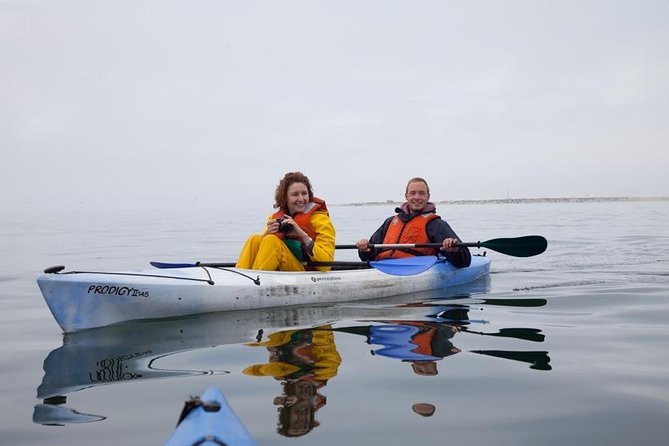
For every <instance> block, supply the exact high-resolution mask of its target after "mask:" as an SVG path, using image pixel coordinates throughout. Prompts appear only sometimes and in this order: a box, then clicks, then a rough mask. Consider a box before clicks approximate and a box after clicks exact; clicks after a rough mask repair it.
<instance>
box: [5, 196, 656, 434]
mask: <svg viewBox="0 0 669 446" xmlns="http://www.w3.org/2000/svg"><path fill="white" fill-rule="evenodd" d="M331 208H332V209H331V214H332V218H333V220H334V223H335V225H336V227H337V240H338V242H339V243H352V242H354V241H355V240H356V239H358V238H360V237H363V236H368V235H369V234H371V232H372V231H373V230H374V229H375V228H376V226H377V225H378V224H380V222H381V221H382V219H383V218H384V217H385V216H386V215H387V214H388V213H389V212H391V211H392V206H362V207H346V206H331ZM439 209H440V213H441V214H442V215H443V216H444V217H445V218H446V219H448V221H449V222H450V223H451V225H452V226H453V227H454V229H455V230H456V232H458V234H459V235H460V237H461V238H462V239H464V240H466V241H476V240H487V239H491V238H496V237H515V236H520V235H527V234H540V235H544V236H545V237H546V238H547V239H548V240H549V248H548V250H547V251H546V252H545V253H544V254H542V255H540V256H537V257H533V258H514V257H509V256H504V255H501V254H498V253H495V252H492V251H488V252H487V255H488V256H489V257H491V258H492V260H493V262H492V273H491V275H490V276H489V277H488V278H486V279H484V280H481V281H478V282H476V283H475V284H472V285H471V286H469V287H462V288H458V289H454V290H449V289H446V290H437V291H434V292H429V293H418V294H415V295H409V296H401V297H397V298H393V299H388V300H385V301H380V302H362V303H349V304H342V305H337V306H328V305H323V306H311V307H298V308H280V309H274V310H264V311H253V312H240V313H228V314H213V315H202V316H198V317H191V318H183V319H176V320H167V321H158V322H151V323H131V324H125V325H121V326H117V327H112V328H108V329H101V330H92V331H88V332H82V333H79V334H75V335H67V336H63V335H61V332H60V329H59V327H58V326H57V324H56V323H55V322H54V320H53V318H52V317H51V315H50V313H49V311H48V309H47V307H46V305H45V304H44V302H43V300H42V298H41V295H40V293H39V289H38V288H37V285H36V284H35V278H36V277H37V275H38V274H39V273H40V272H41V271H42V270H43V269H44V268H45V267H47V266H51V265H56V264H64V265H66V266H67V267H68V268H73V269H75V268H76V269H85V268H96V269H107V270H118V269H123V270H127V269H143V268H145V267H146V266H147V265H148V261H149V260H163V261H194V260H201V261H232V260H234V259H235V257H236V255H237V253H238V250H239V248H240V246H241V242H242V241H243V239H244V238H245V237H246V235H247V233H248V231H249V230H250V229H249V228H248V227H247V226H246V225H244V224H242V223H241V222H246V221H249V220H250V221H258V223H259V224H258V229H260V226H261V225H262V220H263V219H264V217H265V214H266V212H267V211H268V210H265V209H255V208H254V209H248V210H247V211H245V212H242V213H241V214H240V215H237V216H236V217H235V218H234V219H233V218H231V217H230V215H229V214H227V213H226V212H224V211H223V210H219V211H208V212H205V211H202V210H200V211H195V212H188V213H186V212H177V211H165V212H156V211H78V212H69V213H65V212H62V213H49V214H37V213H35V214H30V213H23V214H16V213H14V214H3V215H2V220H1V221H2V223H1V224H0V249H2V252H3V256H2V258H1V259H0V310H1V312H0V319H1V321H2V324H0V327H1V328H0V331H1V334H2V335H3V338H4V339H5V341H4V342H3V343H2V360H0V370H1V372H2V377H3V380H2V382H1V383H0V390H1V391H2V394H3V400H2V403H0V410H1V415H2V419H3V422H2V424H1V425H0V426H1V427H0V438H2V439H3V443H6V444H40V443H49V444H70V445H84V444H91V442H93V443H94V444H98V445H117V444H161V443H162V442H164V441H165V439H167V437H168V436H169V435H170V433H171V431H172V430H173V428H174V424H175V422H176V419H177V417H178V415H179V412H180V410H181V404H182V402H183V401H184V399H186V398H187V397H188V396H189V395H195V394H199V393H201V392H202V391H203V390H204V389H205V388H207V387H208V386H212V385H213V386H217V387H219V388H220V389H221V390H222V391H223V393H224V394H225V395H226V397H227V398H228V401H229V402H230V404H231V405H232V406H233V407H234V409H235V410H236V412H237V414H238V415H239V417H240V418H241V419H242V420H243V421H244V423H245V424H246V426H247V428H248V429H249V430H250V432H251V433H252V434H253V435H254V436H255V437H256V438H257V440H258V443H259V444H263V445H272V444H295V445H297V444H319V445H335V444H337V445H339V444H342V443H344V444H365V443H366V442H374V443H375V444H376V443H378V444H406V443H408V442H415V441H420V442H421V443H422V444H444V443H449V444H457V443H466V444H495V445H518V444H543V445H563V444H587V443H593V442H594V443H596V444H607V445H628V444H633V443H637V442H642V443H643V444H646V445H660V444H662V445H663V444H665V443H666V439H667V438H669V426H668V424H667V422H666V421H667V419H668V417H669V374H667V370H669V359H667V355H666V352H667V342H666V340H667V338H668V335H669V324H668V322H667V321H669V304H668V303H667V302H668V300H669V299H668V297H669V296H668V295H669V267H668V266H667V258H668V257H669V230H668V229H667V224H666V222H667V220H669V202H666V201H665V202H603V203H533V204H495V205H451V206H446V205H441V206H440V207H439ZM474 252H477V251H476V250H474ZM337 258H338V259H340V260H353V259H355V253H353V252H350V251H342V252H338V253H337ZM409 342H414V344H408V343H409ZM412 345H413V346H414V347H415V346H418V345H420V348H414V347H412ZM412 350H413V351H412ZM63 397H64V398H63ZM45 402H46V403H48V404H44V403H45Z"/></svg>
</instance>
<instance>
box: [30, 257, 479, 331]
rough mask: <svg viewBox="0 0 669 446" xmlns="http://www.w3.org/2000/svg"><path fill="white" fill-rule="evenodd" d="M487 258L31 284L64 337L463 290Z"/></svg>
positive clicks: (65, 277) (52, 279)
mask: <svg viewBox="0 0 669 446" xmlns="http://www.w3.org/2000/svg"><path fill="white" fill-rule="evenodd" d="M489 270H490V259H489V258H487V257H483V256H472V264H471V266H469V267H467V268H456V267H454V266H453V265H451V264H450V263H448V262H445V261H439V262H437V263H435V264H434V265H433V266H432V267H431V268H429V269H428V270H427V271H424V272H421V273H419V274H412V275H393V274H386V273H384V272H382V271H380V270H379V269H376V268H370V269H357V270H356V269H354V270H343V271H328V272H322V271H306V272H282V271H257V270H245V269H238V268H211V267H200V266H197V267H187V268H175V269H170V270H159V271H156V270H147V271H135V272H114V273H105V272H76V271H72V272H65V273H52V274H44V275H41V276H40V277H38V279H37V283H38V285H39V288H40V290H41V292H42V295H43V296H44V300H45V301H46V303H47V305H48V307H49V309H50V310H51V313H52V314H53V316H54V318H55V319H56V322H58V324H59V325H60V327H61V328H62V330H63V331H64V332H65V333H70V332H75V331H79V330H85V329H89V328H95V327H103V326H107V325H112V324H117V323H121V322H125V321H130V320H142V319H158V318H167V317H177V316H187V315H193V314H201V313H209V312H218V311H237V310H249V309H257V308H271V307H282V306H288V305H305V304H320V303H324V304H325V303H337V302H347V301H357V300H368V299H375V298H383V297H389V296H397V295H402V294H408V293H415V292H419V291H427V290H434V289H439V288H446V287H449V286H455V285H463V284H466V283H469V282H472V281H474V280H476V279H478V278H480V277H482V276H485V275H486V274H488V272H489Z"/></svg>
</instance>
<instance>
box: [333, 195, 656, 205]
mask: <svg viewBox="0 0 669 446" xmlns="http://www.w3.org/2000/svg"><path fill="white" fill-rule="evenodd" d="M615 201H669V197H569V198H494V199H485V200H440V201H435V203H436V204H533V203H594V202H615ZM389 204H390V205H395V204H401V202H399V201H394V200H386V201H366V202H360V203H337V204H335V206H381V205H389Z"/></svg>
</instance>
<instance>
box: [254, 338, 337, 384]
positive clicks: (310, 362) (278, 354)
mask: <svg viewBox="0 0 669 446" xmlns="http://www.w3.org/2000/svg"><path fill="white" fill-rule="evenodd" d="M247 345H251V346H258V347H267V350H268V351H269V352H270V359H269V363H267V364H256V365H252V366H249V367H247V368H246V369H244V373H245V374H247V375H251V376H272V377H274V378H277V379H284V378H287V379H299V378H301V377H302V376H305V375H310V376H312V377H313V379H317V380H319V381H327V380H328V379H330V378H333V377H335V376H337V370H338V368H339V364H341V357H340V356H339V353H338V352H337V348H336V346H335V342H334V334H333V332H332V331H331V327H330V326H329V325H328V326H323V327H319V328H317V329H309V330H286V331H279V332H276V333H272V334H271V335H269V336H268V339H267V341H264V342H254V343H251V344H247Z"/></svg>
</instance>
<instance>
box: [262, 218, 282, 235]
mask: <svg viewBox="0 0 669 446" xmlns="http://www.w3.org/2000/svg"><path fill="white" fill-rule="evenodd" d="M277 232H279V222H278V221H277V220H276V219H273V220H269V221H268V222H267V228H265V234H263V235H267V234H276V233H277Z"/></svg>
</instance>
